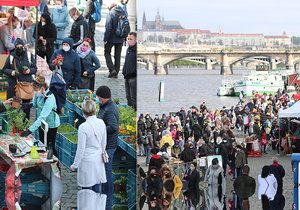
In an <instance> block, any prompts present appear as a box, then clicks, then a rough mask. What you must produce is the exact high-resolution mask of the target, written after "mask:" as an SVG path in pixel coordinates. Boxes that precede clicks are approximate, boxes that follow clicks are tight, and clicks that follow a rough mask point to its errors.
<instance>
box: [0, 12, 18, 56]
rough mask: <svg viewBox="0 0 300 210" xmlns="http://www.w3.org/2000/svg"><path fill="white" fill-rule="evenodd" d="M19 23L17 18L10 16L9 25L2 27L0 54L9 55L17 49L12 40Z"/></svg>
mask: <svg viewBox="0 0 300 210" xmlns="http://www.w3.org/2000/svg"><path fill="white" fill-rule="evenodd" d="M19 23H20V21H19V19H18V18H17V17H16V16H14V15H10V16H9V18H8V20H7V23H6V24H3V25H1V26H0V54H8V53H9V51H11V50H13V49H14V48H15V45H14V43H13V39H12V38H13V32H14V29H16V28H17V26H18V25H19Z"/></svg>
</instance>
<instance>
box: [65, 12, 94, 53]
mask: <svg viewBox="0 0 300 210" xmlns="http://www.w3.org/2000/svg"><path fill="white" fill-rule="evenodd" d="M69 15H70V17H71V18H72V19H73V20H74V23H73V25H72V28H71V32H70V36H69V37H70V38H72V39H73V40H74V46H73V49H74V50H75V49H76V48H77V47H78V46H79V45H80V44H82V42H83V39H84V37H88V35H89V26H88V23H87V22H86V20H85V19H84V17H83V16H82V15H81V14H80V12H79V10H78V9H77V8H76V7H73V8H71V9H70V11H69Z"/></svg>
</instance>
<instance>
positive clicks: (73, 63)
mask: <svg viewBox="0 0 300 210" xmlns="http://www.w3.org/2000/svg"><path fill="white" fill-rule="evenodd" d="M62 43H63V46H62V49H58V50H56V51H55V52H54V54H53V55H52V57H51V59H50V63H49V67H50V68H51V69H52V70H54V69H55V68H56V66H55V65H54V64H53V63H52V61H53V60H54V59H56V57H57V56H58V55H62V57H63V63H62V65H61V66H60V67H61V70H62V74H63V75H62V76H63V78H64V80H65V82H66V84H67V88H68V89H75V88H77V87H78V84H79V81H80V73H81V65H80V58H79V56H78V55H77V53H76V52H75V51H74V50H73V49H72V47H73V39H71V38H64V39H63V42H62Z"/></svg>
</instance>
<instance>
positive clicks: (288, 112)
mask: <svg viewBox="0 0 300 210" xmlns="http://www.w3.org/2000/svg"><path fill="white" fill-rule="evenodd" d="M298 117H300V101H297V102H296V103H295V104H293V106H291V107H289V108H287V109H284V110H279V118H298Z"/></svg>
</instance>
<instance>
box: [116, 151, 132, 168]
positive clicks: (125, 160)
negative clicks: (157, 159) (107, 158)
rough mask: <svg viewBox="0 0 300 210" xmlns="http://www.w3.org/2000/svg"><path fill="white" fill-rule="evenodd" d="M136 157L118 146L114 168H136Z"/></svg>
mask: <svg viewBox="0 0 300 210" xmlns="http://www.w3.org/2000/svg"><path fill="white" fill-rule="evenodd" d="M135 168H136V159H134V158H133V157H132V156H131V155H129V154H128V153H127V151H124V150H123V149H122V148H121V147H117V149H116V152H115V154H114V158H113V169H135Z"/></svg>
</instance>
